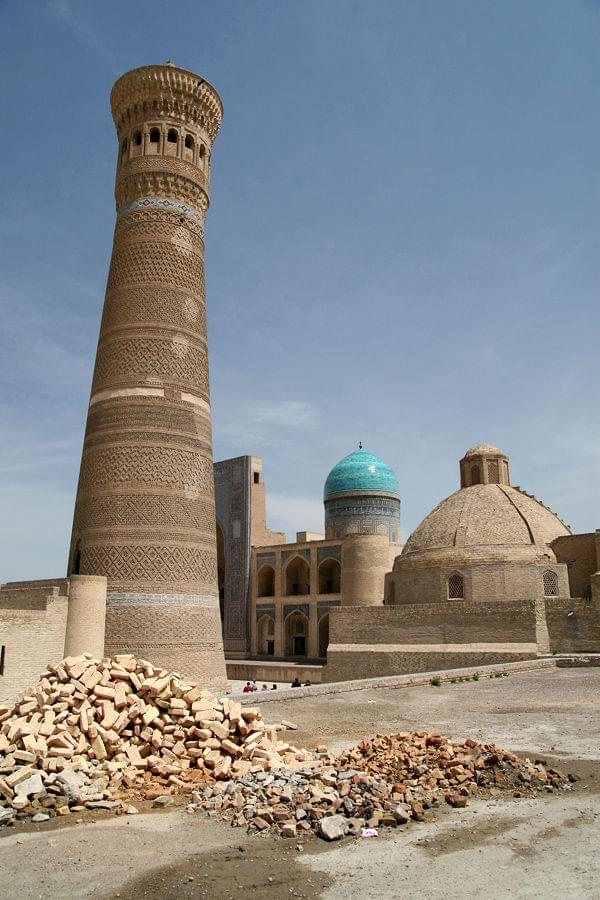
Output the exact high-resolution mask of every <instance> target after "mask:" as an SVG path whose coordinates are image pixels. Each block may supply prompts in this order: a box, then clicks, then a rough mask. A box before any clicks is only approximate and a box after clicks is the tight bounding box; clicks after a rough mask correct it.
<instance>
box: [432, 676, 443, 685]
mask: <svg viewBox="0 0 600 900" xmlns="http://www.w3.org/2000/svg"><path fill="white" fill-rule="evenodd" d="M430 683H431V684H432V685H433V686H434V687H439V686H440V684H441V683H442V679H441V678H440V676H439V675H436V676H435V678H432V679H431V682H430Z"/></svg>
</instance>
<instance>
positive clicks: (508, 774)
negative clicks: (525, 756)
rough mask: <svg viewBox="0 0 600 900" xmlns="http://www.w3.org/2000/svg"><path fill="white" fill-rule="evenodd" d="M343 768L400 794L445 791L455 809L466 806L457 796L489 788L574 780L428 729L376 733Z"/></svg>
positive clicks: (344, 760)
mask: <svg viewBox="0 0 600 900" xmlns="http://www.w3.org/2000/svg"><path fill="white" fill-rule="evenodd" d="M338 764H339V765H346V766H353V767H354V768H356V769H358V770H359V771H366V772H370V773H372V774H378V775H382V776H384V777H385V778H386V780H388V781H390V782H393V783H395V786H396V789H397V790H398V791H399V792H401V793H402V792H406V790H408V791H410V792H411V794H412V792H414V791H416V792H417V794H419V795H421V796H423V797H425V798H426V799H427V798H429V797H430V796H432V795H433V794H435V793H436V792H438V793H439V792H440V791H441V792H443V794H444V798H445V799H446V801H447V802H448V803H450V804H451V805H453V806H464V805H465V804H464V803H462V802H461V801H460V800H459V799H458V798H460V797H468V796H469V794H473V793H477V792H480V791H482V790H483V791H484V790H486V789H495V788H502V789H504V790H511V791H513V792H514V791H515V790H518V789H520V788H521V789H522V788H523V787H524V785H531V786H532V787H534V788H535V787H544V786H546V787H548V788H552V789H554V788H558V787H561V786H562V785H564V784H565V783H566V782H567V781H568V780H569V779H568V778H565V777H564V776H563V775H562V774H561V773H560V772H558V771H557V770H556V769H552V768H546V766H545V764H544V763H543V762H541V761H536V762H535V763H533V764H532V763H530V762H529V761H525V762H523V761H522V760H521V759H519V757H518V756H516V754H514V753H511V752H510V751H508V750H503V749H502V748H501V747H497V746H496V745H495V744H482V743H480V742H479V741H474V740H473V739H472V738H467V740H466V741H464V743H461V742H459V741H452V740H450V738H448V737H443V736H442V735H440V734H435V733H430V732H426V731H406V732H402V733H400V734H394V735H382V734H378V735H375V737H373V738H370V739H368V740H364V741H361V742H360V743H359V744H357V745H356V747H353V748H352V749H351V750H349V751H347V752H346V753H343V754H342V755H341V756H340V757H339V758H338Z"/></svg>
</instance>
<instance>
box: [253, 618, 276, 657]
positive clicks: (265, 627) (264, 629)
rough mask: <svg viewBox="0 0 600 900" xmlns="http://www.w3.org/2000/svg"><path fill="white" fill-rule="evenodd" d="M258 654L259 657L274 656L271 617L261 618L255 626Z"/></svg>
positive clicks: (272, 619) (273, 632)
mask: <svg viewBox="0 0 600 900" xmlns="http://www.w3.org/2000/svg"><path fill="white" fill-rule="evenodd" d="M257 636H258V641H257V645H258V653H259V655H260V656H274V655H275V620H274V618H273V616H261V618H260V619H259V620H258V625H257Z"/></svg>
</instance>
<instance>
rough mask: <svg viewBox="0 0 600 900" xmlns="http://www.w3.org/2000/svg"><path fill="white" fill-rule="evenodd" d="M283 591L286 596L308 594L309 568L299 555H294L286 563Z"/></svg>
mask: <svg viewBox="0 0 600 900" xmlns="http://www.w3.org/2000/svg"><path fill="white" fill-rule="evenodd" d="M285 592H286V594H287V595H288V596H296V595H297V594H310V568H309V565H308V563H307V562H306V560H305V559H303V558H302V557H301V556H295V557H294V558H293V559H292V560H291V561H290V562H289V563H288V565H287V569H286V570H285Z"/></svg>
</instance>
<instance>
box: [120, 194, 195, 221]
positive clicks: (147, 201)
mask: <svg viewBox="0 0 600 900" xmlns="http://www.w3.org/2000/svg"><path fill="white" fill-rule="evenodd" d="M151 207H159V208H160V209H166V210H168V211H169V212H176V213H181V215H183V216H190V218H192V219H194V220H195V221H196V222H199V223H200V225H203V224H204V216H203V215H202V213H201V212H199V211H198V210H197V209H194V208H193V207H192V206H186V204H185V203H181V202H180V201H179V200H168V199H167V198H166V197H139V198H138V199H137V200H132V201H131V202H130V203H125V204H123V206H122V207H121V208H120V209H119V210H118V211H117V219H120V218H121V216H124V215H125V214H126V213H128V212H135V211H136V210H138V209H148V208H151Z"/></svg>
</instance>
